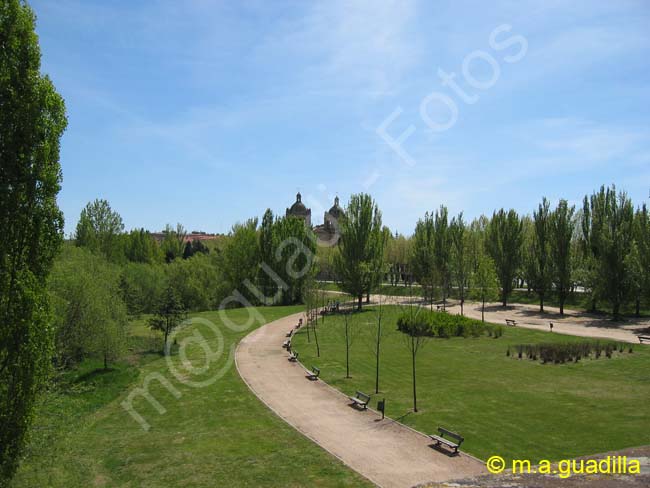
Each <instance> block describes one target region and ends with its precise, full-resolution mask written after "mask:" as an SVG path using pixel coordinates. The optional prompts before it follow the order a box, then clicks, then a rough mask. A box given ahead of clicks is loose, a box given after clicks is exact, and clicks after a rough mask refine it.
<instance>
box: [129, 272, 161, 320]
mask: <svg viewBox="0 0 650 488" xmlns="http://www.w3.org/2000/svg"><path fill="white" fill-rule="evenodd" d="M165 271H166V270H165V268H164V265H162V264H144V263H127V264H125V265H124V266H123V268H122V276H121V279H120V288H121V290H122V297H123V299H124V302H125V303H126V307H127V310H128V313H129V315H136V316H137V315H140V314H144V313H153V312H154V310H155V309H156V306H157V305H158V303H159V301H160V297H161V296H162V293H163V291H164V289H165V286H166V283H167V280H166V274H165Z"/></svg>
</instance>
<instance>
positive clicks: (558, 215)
mask: <svg viewBox="0 0 650 488" xmlns="http://www.w3.org/2000/svg"><path fill="white" fill-rule="evenodd" d="M574 211H575V207H573V206H571V207H569V204H568V203H567V201H566V200H560V203H558V206H557V208H556V209H555V210H554V211H553V213H552V214H551V218H550V222H549V231H550V236H551V241H550V252H551V263H552V265H551V266H552V280H553V284H554V285H555V290H556V291H557V294H558V299H559V301H560V314H561V315H564V303H565V301H566V297H567V293H568V292H569V289H570V287H571V285H572V283H573V255H574V251H573V248H572V241H573V234H574V231H575V221H574V219H573V214H574Z"/></svg>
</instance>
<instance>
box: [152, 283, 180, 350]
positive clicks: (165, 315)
mask: <svg viewBox="0 0 650 488" xmlns="http://www.w3.org/2000/svg"><path fill="white" fill-rule="evenodd" d="M184 316H185V307H183V303H182V302H181V299H180V298H179V297H178V295H177V294H176V290H175V289H174V287H173V286H172V285H171V284H169V285H168V286H167V288H166V289H165V292H164V294H163V296H162V299H161V301H160V304H159V306H158V309H157V310H156V314H155V315H154V316H153V317H152V318H150V319H149V327H151V329H152V330H157V331H160V332H162V333H163V337H164V339H163V348H162V352H163V354H164V353H165V351H166V350H167V339H168V337H169V334H171V332H172V331H173V330H174V329H175V328H176V327H178V326H179V325H180V323H181V322H182V321H183V317H184Z"/></svg>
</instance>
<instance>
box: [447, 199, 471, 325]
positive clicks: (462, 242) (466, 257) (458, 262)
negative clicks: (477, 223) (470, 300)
mask: <svg viewBox="0 0 650 488" xmlns="http://www.w3.org/2000/svg"><path fill="white" fill-rule="evenodd" d="M449 232H450V236H451V269H452V271H453V276H454V281H455V282H456V286H457V287H458V297H459V298H460V314H461V315H464V314H465V308H464V307H465V295H466V291H467V285H468V283H469V277H470V266H471V263H470V251H469V243H468V232H467V226H466V224H465V221H464V220H463V212H461V213H460V214H458V217H454V218H453V219H452V221H451V225H450V227H449Z"/></svg>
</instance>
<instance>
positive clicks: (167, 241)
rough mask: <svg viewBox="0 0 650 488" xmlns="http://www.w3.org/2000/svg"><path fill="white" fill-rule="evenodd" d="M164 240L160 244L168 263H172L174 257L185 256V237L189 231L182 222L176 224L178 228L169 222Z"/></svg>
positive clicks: (164, 231)
mask: <svg viewBox="0 0 650 488" xmlns="http://www.w3.org/2000/svg"><path fill="white" fill-rule="evenodd" d="M163 234H164V237H163V240H162V243H161V244H160V248H161V250H162V254H163V256H164V257H165V261H166V262H167V263H171V262H172V261H173V260H174V259H177V258H181V257H183V251H185V237H186V236H187V231H186V230H185V229H184V228H183V226H182V225H181V224H176V229H174V228H173V227H172V226H171V225H169V224H167V225H166V226H165V230H163Z"/></svg>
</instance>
